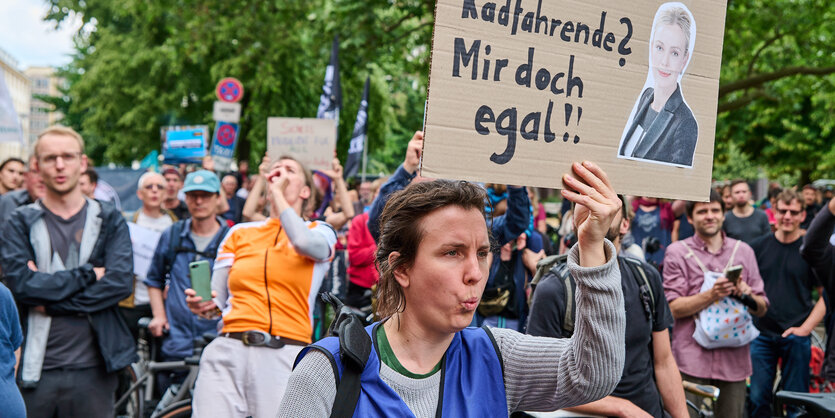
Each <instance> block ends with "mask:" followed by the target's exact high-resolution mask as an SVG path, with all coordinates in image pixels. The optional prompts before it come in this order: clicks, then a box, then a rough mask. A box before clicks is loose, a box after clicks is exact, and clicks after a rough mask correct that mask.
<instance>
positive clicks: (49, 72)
mask: <svg viewBox="0 0 835 418" xmlns="http://www.w3.org/2000/svg"><path fill="white" fill-rule="evenodd" d="M24 73H25V74H26V76H27V77H29V80H30V81H31V83H32V102H31V104H30V116H29V135H28V140H29V145H30V148H31V145H32V144H34V143H35V140H36V139H37V138H38V135H40V133H41V132H43V131H44V130H45V129H46V128H48V127H50V126H52V125H55V124H57V123H58V121H59V120H60V119H61V118H62V117H63V115H62V114H61V113H60V112H55V111H54V106H52V105H51V104H49V103H46V102H43V101H41V100H38V99H37V98H35V97H36V96H37V95H44V96H59V95H61V94H62V93H61V92H60V90H59V89H60V88H61V87H62V84H63V83H64V79H62V78H59V77H56V76H55V69H54V68H52V67H29V68H27V69H26V71H24Z"/></svg>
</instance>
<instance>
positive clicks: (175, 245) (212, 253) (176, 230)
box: [163, 219, 229, 275]
mask: <svg viewBox="0 0 835 418" xmlns="http://www.w3.org/2000/svg"><path fill="white" fill-rule="evenodd" d="M218 223H220V229H218V231H217V232H216V233H215V236H220V239H219V240H218V241H217V243H218V244H217V245H216V246H211V245H209V247H207V250H205V251H197V250H196V249H194V248H188V247H184V246H182V245H181V244H182V235H183V228H185V224H186V220H185V219H183V220H181V221H177V222H175V223H174V225H173V226H172V227H171V234H172V235H171V238H170V239H169V240H168V251H167V252H166V253H165V259H164V260H163V261H164V262H165V265H164V268H165V270H163V272H164V275H168V273H170V272H171V267H173V266H174V259H175V258H177V254H179V253H194V254H197V255H199V256H201V257H203V258H205V259H207V260H214V259H215V258H216V257H217V252H218V250H219V248H218V247H219V246H220V242H221V241H223V237H224V236H226V233H227V232H229V225H228V224H227V223H226V222H221V221H220V220H218Z"/></svg>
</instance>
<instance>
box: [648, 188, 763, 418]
mask: <svg viewBox="0 0 835 418" xmlns="http://www.w3.org/2000/svg"><path fill="white" fill-rule="evenodd" d="M686 207H687V209H686V211H687V219H688V220H689V221H690V223H691V224H692V225H693V229H694V230H695V232H696V233H695V235H693V236H692V237H690V238H687V239H685V240H681V241H676V242H674V243H672V244H671V245H670V246H669V247H668V248H667V252H666V254H665V256H664V271H663V277H664V295H665V296H666V297H667V301H668V302H669V304H670V311H671V312H672V314H673V318H674V319H675V323H674V325H673V339H672V346H673V356H674V357H675V359H676V362H677V363H678V366H679V370H681V374H682V378H684V380H688V381H690V382H693V383H699V384H709V385H714V386H717V387H718V388H719V390H720V394H719V399H718V400H717V402H716V405H715V409H714V413H715V415H716V416H717V417H729V418H736V417H742V415H743V410H744V406H745V390H746V387H745V386H746V385H745V379H746V378H747V377H748V376H750V375H751V372H752V370H751V355H750V351H749V344H745V345H742V346H738V347H724V348H705V347H703V346H702V345H700V344H699V343H698V342H697V341H696V339H695V338H693V332H694V331H695V329H696V321H695V319H694V318H695V317H696V316H697V315H698V314H699V313H700V312H701V311H702V310H704V309H706V308H707V307H709V306H712V305H713V304H714V303H715V302H717V301H720V300H721V299H723V298H725V297H727V296H731V295H734V296H737V297H740V298H743V295H748V296H749V297H750V298H751V299H753V301H754V302H755V306H756V309H753V308H751V307H749V308H748V310H749V312H750V313H751V315H753V316H763V315H764V314H765V312H766V310H767V307H768V299H766V297H765V292H764V291H763V281H762V278H761V277H760V272H759V268H758V267H757V260H756V258H755V256H754V251H753V250H752V249H751V247H750V246H748V244H746V243H744V242H742V241H738V240H735V239H732V238H730V237H727V236H726V235H725V233H723V232H722V223H723V221H724V219H725V213H724V204H723V202H722V198H721V197H720V196H719V195H718V194H717V193H716V192H715V191H711V192H710V201H709V202H687V205H686ZM736 265H741V266H742V277H741V278H740V280H739V282H738V283H737V284H734V283H732V282H731V281H729V280H728V278H727V277H724V271H725V270H726V269H727V268H728V267H731V266H736ZM710 276H713V277H717V276H718V279H716V282H715V284H714V285H713V286H712V287H710V288H708V289H706V290H705V291H702V290H701V289H702V284H703V283H704V281H705V279H706V278H712V277H710ZM687 396H688V399H691V400H693V401H694V402H695V401H698V399H692V398H691V397H692V396H695V395H690V394H687Z"/></svg>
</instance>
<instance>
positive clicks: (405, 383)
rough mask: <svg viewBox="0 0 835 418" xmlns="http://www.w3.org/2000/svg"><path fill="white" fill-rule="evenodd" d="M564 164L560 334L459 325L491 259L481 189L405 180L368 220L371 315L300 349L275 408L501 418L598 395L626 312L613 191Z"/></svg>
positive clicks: (301, 413)
mask: <svg viewBox="0 0 835 418" xmlns="http://www.w3.org/2000/svg"><path fill="white" fill-rule="evenodd" d="M573 171H574V176H573V177H571V176H569V175H565V176H564V177H563V181H564V183H565V186H566V190H563V191H562V196H563V197H564V198H565V199H568V200H570V201H572V202H574V203H576V205H577V206H576V213H575V218H574V219H575V222H576V230H577V236H578V237H579V242H578V244H577V245H575V246H574V247H573V248H572V249H571V251H570V253H569V256H568V266H569V269H570V270H571V273H572V274H573V275H574V277H576V278H577V301H578V312H581V315H580V317H579V318H577V326H578V328H577V331H576V332H575V333H574V336H573V337H572V338H570V339H552V338H544V337H534V336H530V335H523V334H520V333H519V332H516V331H514V330H510V329H498V328H488V327H482V328H468V326H469V325H470V323H471V321H472V318H473V314H474V313H475V311H476V308H477V307H478V304H479V298H480V297H481V295H482V292H483V290H484V286H485V284H486V282H487V276H488V269H489V264H488V261H487V259H488V254H489V253H490V247H491V243H490V236H489V234H488V229H487V225H486V223H485V214H484V201H485V198H486V193H485V192H484V189H483V188H481V187H480V186H478V185H475V184H472V183H467V182H459V181H449V180H435V181H432V182H421V183H414V184H411V185H410V186H408V187H407V188H405V189H404V190H401V191H399V192H397V193H395V194H394V195H392V196H391V198H390V199H389V201H388V203H387V204H386V206H385V209H384V210H383V214H382V216H381V218H380V239H379V241H378V249H377V254H376V259H377V265H378V266H379V269H380V282H379V289H378V291H377V292H378V300H377V314H378V316H380V317H382V318H384V319H383V321H382V322H380V323H376V324H373V325H371V326H369V327H367V328H365V330H364V331H363V330H362V328H359V330H357V329H356V328H353V329H348V331H352V332H348V333H342V331H343V330H344V329H342V328H340V330H341V331H340V333H341V337H339V338H337V337H329V338H326V339H324V340H321V341H319V342H317V343H316V344H315V345H312V346H309V347H308V348H306V349H305V350H303V351H302V352H301V354H300V355H299V358H298V359H297V360H296V366H295V369H294V371H293V374H292V375H291V377H290V382H289V383H288V385H287V392H286V394H285V397H284V400H283V401H282V403H281V409H280V411H279V414H278V416H282V417H327V416H361V417H371V416H374V417H378V416H379V417H382V416H392V417H394V416H397V417H405V416H417V417H431V416H448V417H490V416H507V415H509V414H510V413H511V412H515V411H525V410H527V411H552V410H555V409H558V408H561V407H565V406H571V405H577V404H582V403H584V402H589V401H592V400H595V399H599V398H602V397H603V396H605V395H607V394H608V393H610V392H611V391H612V389H613V388H614V386H615V385H616V384H617V382H618V381H619V380H620V376H621V372H622V370H623V363H624V344H625V343H624V329H625V318H624V315H623V309H624V308H623V293H622V290H621V285H620V271H619V270H618V265H617V262H616V261H615V260H616V254H615V249H614V246H613V245H612V244H611V243H610V242H608V241H606V240H605V238H604V237H605V235H606V232H607V231H608V230H609V226H610V224H611V222H612V219H613V218H614V217H615V215H616V214H617V213H618V211H619V210H620V200H619V199H618V197H617V195H616V194H615V192H614V191H613V190H612V188H611V186H610V185H609V180H608V178H607V176H606V174H605V173H604V172H603V171H602V170H601V169H600V168H599V167H597V166H596V165H594V164H592V163H590V162H584V163H582V164H580V163H575V164H574V165H573ZM340 319H341V318H340ZM357 353H359V354H357ZM355 354H356V355H355ZM354 381H356V382H357V384H353V383H352V382H354ZM337 382H348V384H345V385H341V384H340V385H339V386H337ZM351 389H354V391H352V390H351ZM351 393H353V394H355V396H356V397H352V395H350V394H351ZM346 394H348V395H346ZM332 412H333V413H334V414H335V415H331V413H332Z"/></svg>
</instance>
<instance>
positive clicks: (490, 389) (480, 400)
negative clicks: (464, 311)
mask: <svg viewBox="0 0 835 418" xmlns="http://www.w3.org/2000/svg"><path fill="white" fill-rule="evenodd" d="M379 325H380V324H379V323H375V324H371V325H369V326H368V327H366V328H365V330H366V331H367V332H368V334H369V336H371V340H372V342H373V344H374V349H373V350H371V355H369V356H368V362H367V363H366V365H365V369H364V370H363V372H362V375H361V376H360V382H361V384H362V390H361V391H360V397H359V401H358V402H357V407H356V409H355V410H354V417H414V416H415V415H414V414H413V413H412V411H411V410H409V407H408V406H406V403H405V402H403V400H402V399H400V396H399V395H398V394H397V393H396V392H395V391H394V390H393V389H392V388H391V387H389V385H387V384H386V383H385V382H384V381H383V379H381V378H380V356H379V353H378V350H379V348H378V347H377V342H376V341H375V338H374V335H375V333H376V329H377V327H378V326H379ZM311 349H315V350H319V351H321V352H323V353H324V354H325V355H327V356H328V358H330V359H331V365H333V366H334V375H335V376H336V381H337V382H339V378H340V377H341V376H342V360H341V358H340V355H339V339H338V338H337V337H328V338H325V339H323V340H320V341H317V342H316V343H314V344H312V345H309V346H307V347H306V348H304V349H303V350H302V351H301V352H300V353H299V356H298V357H297V358H296V364H298V363H299V361H301V359H302V358H303V357H304V356H305V355H306V354H307V353H308V352H309V351H310V350H311ZM502 368H503V365H502V360H501V358H500V357H499V352H498V346H496V345H495V342H494V340H493V335H492V334H491V333H490V331H488V330H487V329H486V328H466V329H464V330H463V331H460V332H457V333H455V337H453V339H452V343H450V345H449V348H448V349H447V351H446V354H444V358H443V359H442V360H441V372H440V373H441V396H439V400H440V401H439V403H438V409H437V413H436V416H437V417H473V418H475V417H478V418H481V417H489V416H506V414H507V396H506V395H505V387H504V378H503V370H502ZM338 386H339V384H338V383H337V387H338Z"/></svg>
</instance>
